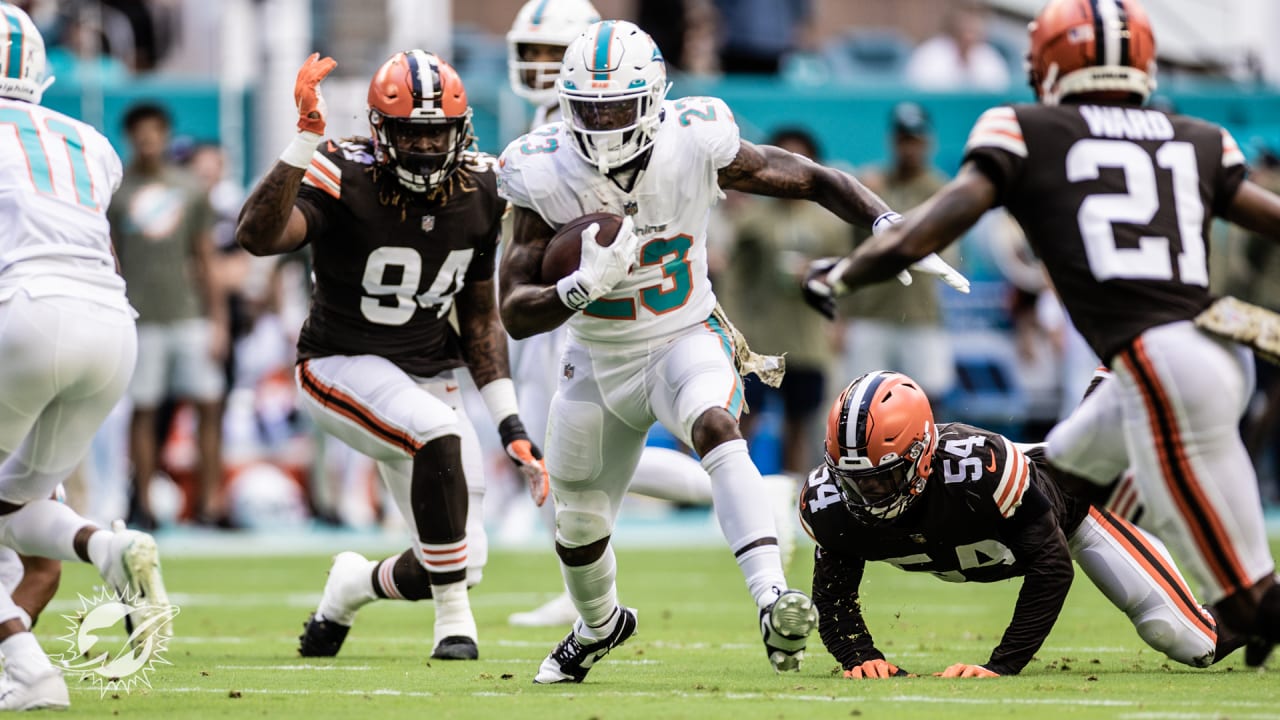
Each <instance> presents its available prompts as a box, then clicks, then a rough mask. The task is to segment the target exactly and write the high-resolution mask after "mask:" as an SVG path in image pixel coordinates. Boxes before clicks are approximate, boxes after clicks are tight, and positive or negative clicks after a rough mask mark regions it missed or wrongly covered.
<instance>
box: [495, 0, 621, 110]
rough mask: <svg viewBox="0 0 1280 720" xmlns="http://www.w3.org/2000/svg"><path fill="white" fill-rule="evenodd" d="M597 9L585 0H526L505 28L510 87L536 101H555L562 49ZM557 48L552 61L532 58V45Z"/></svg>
mask: <svg viewBox="0 0 1280 720" xmlns="http://www.w3.org/2000/svg"><path fill="white" fill-rule="evenodd" d="M599 21H600V13H598V12H596V9H595V7H594V6H593V5H592V4H591V3H590V2H588V0H529V2H527V3H525V4H524V6H523V7H521V8H520V12H518V13H516V19H515V22H513V23H511V30H510V31H508V32H507V75H508V79H509V81H510V83H511V90H512V92H514V93H515V94H516V95H519V96H520V97H522V98H524V99H525V100H528V101H529V102H531V103H534V104H536V105H550V104H552V103H554V102H556V79H557V78H558V77H559V76H560V66H561V64H562V62H561V59H562V58H563V57H564V51H565V49H566V48H568V47H569V44H570V43H572V42H573V41H574V40H575V39H576V38H577V37H578V36H579V35H581V34H582V33H583V32H585V31H586V29H587V28H588V27H590V26H591V24H592V23H596V22H599ZM536 45H546V46H548V47H555V48H559V53H558V56H557V57H556V59H555V61H554V62H553V61H549V60H545V59H543V60H539V59H533V58H532V52H533V50H534V48H533V47H532V46H536Z"/></svg>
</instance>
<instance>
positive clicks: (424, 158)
mask: <svg viewBox="0 0 1280 720" xmlns="http://www.w3.org/2000/svg"><path fill="white" fill-rule="evenodd" d="M391 130H392V132H391V141H392V143H393V144H394V145H395V150H396V162H397V163H399V164H400V166H401V167H403V168H404V169H405V170H408V171H409V172H412V173H416V174H418V175H429V174H430V173H432V172H435V171H436V170H439V169H441V168H442V167H444V165H445V163H447V162H449V161H450V159H451V155H452V153H453V150H454V149H455V147H454V146H455V144H456V143H457V139H458V132H459V128H458V123H456V122H442V123H424V122H416V123H415V122H397V123H395V125H394V126H393V127H392V128H391Z"/></svg>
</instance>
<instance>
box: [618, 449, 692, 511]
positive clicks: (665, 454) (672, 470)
mask: <svg viewBox="0 0 1280 720" xmlns="http://www.w3.org/2000/svg"><path fill="white" fill-rule="evenodd" d="M628 490H630V491H631V492H634V493H639V494H641V495H645V496H647V497H652V498H658V499H659V500H670V501H671V502H674V503H681V504H684V505H710V504H711V499H712V498H711V478H710V477H709V476H708V475H707V471H706V470H703V469H702V466H701V465H699V464H698V461H697V460H694V459H693V458H691V457H689V456H688V455H685V454H684V453H682V452H676V451H675V450H669V449H667V448H660V447H646V448H645V449H644V451H643V452H641V453H640V462H639V464H637V465H636V472H635V474H634V475H632V477H631V487H630V488H628Z"/></svg>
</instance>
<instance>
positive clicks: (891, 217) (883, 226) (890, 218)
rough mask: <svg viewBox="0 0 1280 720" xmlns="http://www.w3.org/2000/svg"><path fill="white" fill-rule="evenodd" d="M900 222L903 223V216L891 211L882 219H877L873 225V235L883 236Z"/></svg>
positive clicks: (882, 216)
mask: <svg viewBox="0 0 1280 720" xmlns="http://www.w3.org/2000/svg"><path fill="white" fill-rule="evenodd" d="M900 222H902V216H901V215H899V214H898V213H896V212H894V211H892V210H890V211H889V212H887V213H884V214H883V215H881V216H880V217H878V218H876V220H875V222H873V223H871V234H872V235H883V234H884V233H886V232H888V231H889V228H891V227H893V226H894V225H897V224H898V223H900Z"/></svg>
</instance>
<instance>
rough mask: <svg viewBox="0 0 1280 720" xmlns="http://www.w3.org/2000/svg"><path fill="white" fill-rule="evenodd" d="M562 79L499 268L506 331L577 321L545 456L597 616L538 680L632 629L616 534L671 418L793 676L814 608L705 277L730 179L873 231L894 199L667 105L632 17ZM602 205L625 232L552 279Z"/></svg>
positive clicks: (511, 169)
mask: <svg viewBox="0 0 1280 720" xmlns="http://www.w3.org/2000/svg"><path fill="white" fill-rule="evenodd" d="M558 87H559V92H560V106H561V111H562V120H561V121H560V122H558V123H555V124H552V125H546V126H544V127H542V128H540V129H538V130H536V131H534V132H533V133H530V134H528V135H525V136H523V137H521V138H518V139H517V140H515V141H514V142H512V143H511V144H510V145H508V146H507V149H506V150H505V151H504V153H503V156H502V162H501V170H500V173H501V187H502V192H503V195H504V196H505V197H506V198H507V199H508V200H510V201H511V202H512V203H513V204H514V205H515V211H514V233H513V234H514V237H513V239H512V242H511V247H510V249H509V250H508V251H507V252H506V253H505V254H504V256H503V260H502V268H501V272H500V273H499V277H500V287H501V295H502V304H501V309H502V317H503V320H504V322H505V324H506V327H507V330H508V332H510V333H511V334H512V336H513V337H517V338H523V337H528V336H530V335H534V334H537V333H540V332H546V331H549V330H552V329H554V328H557V327H559V326H560V325H562V324H565V323H566V322H568V323H569V331H570V337H569V341H568V345H567V348H566V350H565V354H564V359H563V364H562V366H561V380H560V387H559V390H558V392H557V393H556V397H555V399H554V400H553V401H552V406H551V417H550V421H549V425H550V427H549V429H548V433H547V446H548V447H547V452H548V455H547V464H548V469H549V470H550V472H551V475H552V487H553V489H554V493H555V498H556V531H557V532H556V551H557V553H558V555H559V556H560V560H561V569H562V572H563V575H564V578H565V583H566V585H567V586H568V588H569V592H570V594H571V595H572V596H573V602H574V605H575V607H576V608H577V610H578V613H579V615H580V617H579V619H578V621H577V622H576V623H575V624H574V628H573V630H572V631H570V633H569V634H568V635H567V636H566V637H565V639H564V640H563V641H562V642H561V643H560V644H559V645H558V646H557V647H556V648H555V650H553V651H552V653H551V654H550V655H549V656H548V657H547V658H546V659H545V660H544V661H543V663H542V666H541V668H540V669H539V671H538V674H537V677H536V678H535V681H536V682H539V683H553V682H565V681H571V682H578V681H581V680H582V679H583V678H584V677H585V676H586V674H587V673H588V671H589V670H590V669H591V667H592V666H593V665H594V663H595V662H596V661H598V660H599V659H600V658H602V657H603V656H604V655H605V654H607V653H608V652H609V650H610V649H612V648H613V647H616V646H617V645H619V644H620V643H622V642H623V641H625V640H626V639H627V638H628V637H629V636H630V635H631V634H632V633H633V632H634V630H635V627H636V617H635V613H634V611H633V610H630V609H628V608H625V607H623V606H621V605H620V604H619V603H618V600H617V592H616V587H615V575H616V570H615V562H614V555H613V550H612V548H611V547H610V543H609V539H610V535H611V533H612V529H613V524H614V521H615V518H616V515H617V511H618V508H619V506H620V504H621V501H622V498H623V495H624V494H625V493H626V491H627V487H628V485H629V484H630V482H631V477H632V473H633V471H634V469H635V467H636V464H637V462H638V460H639V456H640V452H641V449H642V447H643V446H644V440H645V434H646V433H647V431H648V429H649V427H650V425H652V424H653V423H654V422H655V421H657V422H661V423H662V424H663V425H664V426H666V427H667V428H668V429H669V430H671V431H672V432H673V433H674V434H675V435H676V436H677V437H679V438H680V439H681V440H683V441H684V442H686V443H688V444H689V445H691V446H692V447H693V448H694V450H696V451H697V452H698V454H699V455H700V456H701V458H702V466H703V467H704V468H705V469H706V471H707V473H708V474H709V475H710V477H711V490H712V495H713V498H714V508H715V512H716V517H717V519H718V520H719V522H720V527H721V530H722V531H723V532H724V535H725V537H726V539H727V540H728V542H729V546H730V549H731V550H732V551H733V553H734V555H735V558H736V559H737V561H738V564H739V566H740V567H741V569H742V572H743V574H744V576H745V577H746V580H747V585H748V589H749V591H750V593H751V596H752V598H753V599H754V600H755V602H756V605H757V607H758V608H759V618H758V619H759V622H760V626H761V631H762V634H763V638H764V641H765V647H766V653H767V655H768V657H769V660H770V662H771V663H772V665H773V666H774V668H775V669H777V670H780V671H781V670H791V669H796V668H798V667H799V664H800V660H801V659H802V657H803V651H804V647H805V643H806V639H807V636H808V634H809V633H810V632H811V631H812V629H813V627H814V626H815V625H816V622H817V617H816V614H815V613H814V611H813V607H812V603H811V602H810V600H809V598H808V597H807V596H806V595H805V594H804V593H802V592H800V591H798V590H790V589H787V583H786V579H785V577H784V575H783V570H782V565H781V562H780V558H779V552H778V544H777V530H776V528H775V523H774V519H773V517H772V513H771V511H770V510H769V508H768V507H767V506H765V505H763V504H761V503H759V502H758V499H759V498H760V497H761V496H762V495H763V493H764V490H763V481H762V479H761V476H760V472H759V471H758V470H757V469H756V467H755V466H754V465H753V464H752V462H751V458H750V456H749V455H748V454H747V447H746V442H745V441H744V440H743V439H742V436H741V434H740V433H739V431H738V421H737V415H738V413H739V412H740V411H741V407H742V385H741V379H740V377H739V376H738V370H737V368H735V357H747V356H748V355H749V351H747V350H746V349H745V347H738V342H740V337H736V333H735V331H734V330H733V328H732V326H731V325H729V324H728V322H727V321H726V320H725V319H724V317H723V315H722V314H721V313H719V312H717V309H716V301H715V296H714V294H713V293H712V291H711V287H710V284H709V283H708V281H707V256H706V228H707V221H708V216H709V214H710V210H711V207H712V206H713V205H714V204H715V203H716V202H717V201H718V200H719V198H720V197H721V196H722V195H723V192H722V188H736V189H740V190H745V191H748V192H755V193H760V194H772V195H783V196H788V197H798V198H809V199H812V200H814V201H816V202H819V203H821V204H822V205H824V206H825V207H827V208H828V209H830V210H832V211H833V212H835V213H836V214H837V215H839V216H840V217H842V218H844V219H845V220H847V221H850V222H856V223H860V224H862V225H870V224H872V223H873V222H874V221H875V220H876V219H877V218H880V217H884V216H886V215H888V214H889V213H890V211H889V209H888V208H887V207H885V205H884V203H883V202H881V201H880V199H879V198H877V197H876V196H875V195H874V194H872V193H870V192H868V191H867V190H866V189H865V188H863V187H862V186H861V185H860V184H859V183H858V182H857V181H856V180H854V179H853V178H852V177H850V176H849V175H846V174H844V173H841V172H838V171H835V170H831V169H829V168H825V167H822V166H820V165H817V164H815V163H812V162H809V161H807V160H805V159H803V158H801V157H799V156H796V155H792V154H791V153H787V152H784V151H782V150H779V149H777V148H769V147H757V146H755V145H752V144H750V143H747V142H744V141H742V140H741V139H740V138H739V136H738V128H737V124H736V123H735V122H734V120H733V115H732V114H731V113H730V112H729V109H728V108H727V107H726V106H725V105H724V103H723V102H721V101H720V100H718V99H715V98H685V99H683V100H680V101H674V102H673V101H667V100H666V94H667V90H668V87H669V86H668V84H667V78H666V69H665V66H664V64H663V61H662V55H661V53H660V52H659V51H658V48H657V47H656V46H655V45H654V43H653V40H652V39H651V38H650V37H649V36H648V35H647V34H645V33H644V32H643V31H641V30H640V29H639V28H637V27H636V26H635V25H633V24H631V23H628V22H622V21H604V22H601V23H596V24H595V25H592V26H591V27H590V28H589V29H588V30H587V32H586V33H584V34H583V35H582V36H580V37H579V38H578V39H576V40H574V42H573V44H571V45H570V46H569V48H568V50H567V51H566V52H565V57H564V65H563V67H562V68H561V72H560V79H559V82H558ZM596 211H604V212H610V213H613V214H615V215H625V216H626V221H625V222H624V223H623V224H622V227H621V229H620V230H619V232H618V233H617V236H616V238H615V239H614V242H613V243H612V244H611V245H610V246H609V247H600V248H596V247H595V242H594V232H595V230H594V229H593V228H591V227H588V228H587V229H586V230H585V231H584V232H583V252H582V256H581V265H580V267H579V269H578V270H576V271H574V272H573V273H571V274H569V275H568V276H566V277H564V278H543V277H541V274H542V272H541V271H542V257H543V254H544V252H545V251H546V247H547V243H548V242H549V241H550V240H551V238H552V237H553V236H554V235H555V234H556V229H557V228H559V227H561V226H563V225H565V224H567V223H569V222H571V221H573V220H574V219H576V218H578V217H580V216H582V215H585V214H588V213H590V212H596ZM960 282H961V281H957V284H960Z"/></svg>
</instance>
